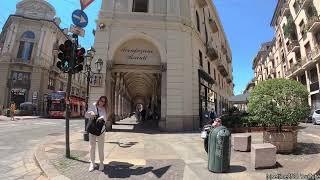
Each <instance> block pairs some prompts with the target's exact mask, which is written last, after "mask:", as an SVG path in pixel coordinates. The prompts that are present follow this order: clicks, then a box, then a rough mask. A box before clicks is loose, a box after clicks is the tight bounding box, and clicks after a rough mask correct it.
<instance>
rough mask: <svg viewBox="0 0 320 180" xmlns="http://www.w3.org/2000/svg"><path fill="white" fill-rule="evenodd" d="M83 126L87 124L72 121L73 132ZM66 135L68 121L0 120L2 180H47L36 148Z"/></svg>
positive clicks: (0, 174)
mask: <svg viewBox="0 0 320 180" xmlns="http://www.w3.org/2000/svg"><path fill="white" fill-rule="evenodd" d="M22 119H23V120H22ZM82 126H83V121H72V122H71V128H70V129H71V130H75V129H79V128H80V127H82ZM63 133H64V121H63V120H61V119H60V120H58V119H41V118H38V117H36V119H35V118H34V119H32V118H31V117H28V118H24V117H20V119H19V120H18V119H17V120H16V121H10V119H9V118H7V117H4V116H0V157H1V158H0V179H1V180H11V179H30V180H31V179H46V178H45V177H43V176H42V175H43V173H42V172H41V170H40V169H39V167H38V166H37V165H36V164H35V160H34V152H35V151H36V146H37V145H38V144H40V143H43V142H44V141H45V139H46V138H47V137H50V136H51V137H52V136H54V135H62V134H63Z"/></svg>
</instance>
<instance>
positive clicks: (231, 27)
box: [0, 0, 277, 94]
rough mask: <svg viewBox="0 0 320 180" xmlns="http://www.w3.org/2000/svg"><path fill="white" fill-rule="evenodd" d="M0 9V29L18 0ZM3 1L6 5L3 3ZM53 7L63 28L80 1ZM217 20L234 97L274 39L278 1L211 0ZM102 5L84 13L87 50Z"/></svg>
mask: <svg viewBox="0 0 320 180" xmlns="http://www.w3.org/2000/svg"><path fill="white" fill-rule="evenodd" d="M2 1H3V2H2V5H1V6H0V28H2V26H3V24H4V23H5V21H6V19H7V18H8V16H9V15H10V14H14V13H15V6H16V4H17V2H20V0H6V1H5V0H2ZM4 2H5V3H4ZM48 2H49V3H50V4H52V5H53V6H54V7H55V8H56V12H57V16H58V17H60V18H61V20H62V24H61V27H62V28H67V27H69V26H70V24H71V23H72V21H71V13H72V11H73V10H75V9H79V8H80V3H79V0H48ZM214 3H215V5H216V7H217V10H218V12H219V16H220V19H221V21H222V24H223V26H224V30H225V32H226V34H227V38H228V40H229V44H230V46H231V49H232V56H233V62H232V63H233V64H232V65H233V76H234V83H235V89H234V93H235V94H240V93H241V92H242V91H243V90H244V88H245V86H246V84H247V83H248V82H249V81H250V80H251V79H252V78H253V70H252V60H253V58H254V56H255V55H256V54H257V51H258V50H259V48H260V45H261V43H262V42H265V41H270V40H272V38H273V34H274V32H273V29H272V28H271V27H270V21H271V18H272V15H273V12H274V9H275V7H276V3H277V0H214ZM100 6H101V0H95V1H94V2H93V3H92V4H91V5H90V6H89V7H88V8H87V9H86V10H85V12H86V13H87V14H88V17H89V25H88V26H87V27H86V28H85V30H86V35H85V37H84V38H80V43H81V44H82V45H83V46H85V47H86V48H88V47H90V46H91V45H93V43H94V37H93V34H92V29H94V28H95V20H96V19H97V15H98V11H99V9H100Z"/></svg>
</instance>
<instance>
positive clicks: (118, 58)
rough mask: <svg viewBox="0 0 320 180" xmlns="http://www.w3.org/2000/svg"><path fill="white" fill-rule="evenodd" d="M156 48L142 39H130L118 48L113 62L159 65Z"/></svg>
mask: <svg viewBox="0 0 320 180" xmlns="http://www.w3.org/2000/svg"><path fill="white" fill-rule="evenodd" d="M160 61H161V60H160V55H159V53H158V50H157V48H156V47H155V46H154V45H153V44H151V43H150V42H147V41H144V40H131V41H129V42H127V43H125V44H124V45H123V46H122V47H120V48H119V49H118V51H117V52H116V55H115V64H136V65H160Z"/></svg>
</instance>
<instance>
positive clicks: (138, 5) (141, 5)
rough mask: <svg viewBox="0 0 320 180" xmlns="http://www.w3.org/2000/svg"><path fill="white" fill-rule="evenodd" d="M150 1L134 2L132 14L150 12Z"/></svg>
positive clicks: (135, 0)
mask: <svg viewBox="0 0 320 180" xmlns="http://www.w3.org/2000/svg"><path fill="white" fill-rule="evenodd" d="M148 4H149V3H148V0H133V4H132V12H145V13H147V12H148Z"/></svg>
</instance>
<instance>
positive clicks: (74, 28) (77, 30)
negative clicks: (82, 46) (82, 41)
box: [70, 25, 85, 37]
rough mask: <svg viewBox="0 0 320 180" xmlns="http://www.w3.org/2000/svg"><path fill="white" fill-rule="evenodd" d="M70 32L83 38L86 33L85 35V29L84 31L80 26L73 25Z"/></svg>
mask: <svg viewBox="0 0 320 180" xmlns="http://www.w3.org/2000/svg"><path fill="white" fill-rule="evenodd" d="M70 32H72V33H74V34H76V35H78V36H81V37H84V33H85V31H84V29H82V28H80V27H78V26H75V25H71V27H70Z"/></svg>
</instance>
